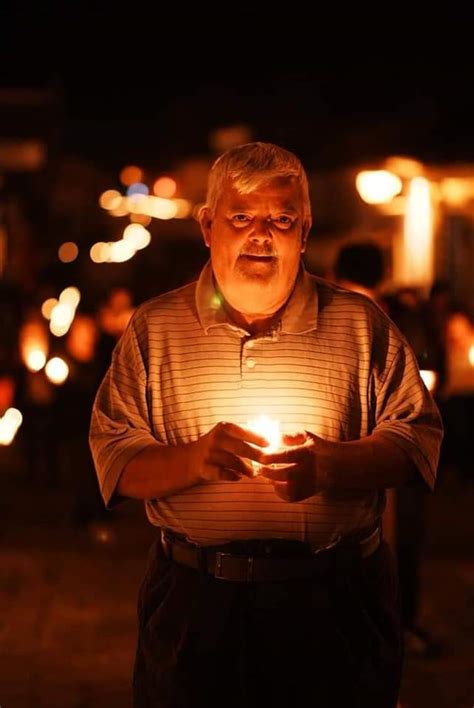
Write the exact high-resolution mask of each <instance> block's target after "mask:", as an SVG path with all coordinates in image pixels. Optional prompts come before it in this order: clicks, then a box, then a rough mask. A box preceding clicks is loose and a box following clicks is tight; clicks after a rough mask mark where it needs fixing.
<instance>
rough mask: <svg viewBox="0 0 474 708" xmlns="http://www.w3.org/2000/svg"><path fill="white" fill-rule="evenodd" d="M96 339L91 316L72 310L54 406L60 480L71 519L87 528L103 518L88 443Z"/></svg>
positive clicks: (93, 388) (94, 380)
mask: <svg viewBox="0 0 474 708" xmlns="http://www.w3.org/2000/svg"><path fill="white" fill-rule="evenodd" d="M97 340H98V330H97V323H96V320H95V318H94V317H93V315H92V314H89V313H86V312H76V316H75V317H74V320H73V322H72V324H71V327H70V329H69V332H68V334H67V337H66V342H65V347H66V355H67V362H68V366H69V374H68V377H67V379H66V381H65V382H64V383H63V384H62V385H61V386H59V387H58V391H57V397H56V401H55V408H54V411H55V428H56V431H57V435H58V440H59V443H58V445H59V450H60V458H61V469H62V470H64V474H66V475H67V478H66V479H65V480H64V483H65V485H66V487H67V488H68V490H69V491H70V493H71V499H72V509H71V516H72V520H73V521H74V522H75V523H77V524H80V525H84V526H86V525H87V526H89V528H90V530H91V531H94V529H95V524H97V523H101V522H104V521H105V520H106V518H105V511H106V510H105V507H104V503H103V501H102V497H101V494H100V491H99V487H98V484H97V477H96V475H95V470H94V464H93V461H92V457H91V452H90V448H89V445H88V432H89V422H90V409H91V406H92V403H93V401H94V397H95V394H96V393H97V381H98V377H99V371H98V366H97V360H96V347H97ZM107 520H110V515H107Z"/></svg>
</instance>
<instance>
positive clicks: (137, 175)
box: [120, 165, 143, 187]
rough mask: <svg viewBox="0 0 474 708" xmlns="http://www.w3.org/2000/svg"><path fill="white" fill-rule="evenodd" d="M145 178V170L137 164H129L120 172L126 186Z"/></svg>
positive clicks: (121, 179) (122, 181)
mask: <svg viewBox="0 0 474 708" xmlns="http://www.w3.org/2000/svg"><path fill="white" fill-rule="evenodd" d="M142 180H143V170H142V169H140V167H137V166H136V165H127V167H124V168H123V169H122V170H121V172H120V181H121V183H122V184H123V185H125V186H126V187H129V186H130V185H131V184H133V183H134V182H141V181H142Z"/></svg>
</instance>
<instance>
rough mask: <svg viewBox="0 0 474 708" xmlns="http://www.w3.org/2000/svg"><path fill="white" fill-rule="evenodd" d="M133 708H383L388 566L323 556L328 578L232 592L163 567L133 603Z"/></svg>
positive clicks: (387, 678) (388, 647)
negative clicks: (327, 560)
mask: <svg viewBox="0 0 474 708" xmlns="http://www.w3.org/2000/svg"><path fill="white" fill-rule="evenodd" d="M138 614H139V637H138V646H137V655H136V662H135V672H134V707H135V708H151V707H152V706H153V708H194V707H196V706H199V707H200V706H206V708H211V707H214V706H216V707H217V706H219V708H250V707H252V708H253V707H255V708H257V706H258V707H259V708H261V707H262V706H265V705H268V706H272V708H277V707H280V706H281V707H283V706H285V708H288V706H291V707H292V708H298V706H303V705H310V706H311V705H314V706H318V708H341V707H342V706H351V708H356V707H358V708H395V706H396V703H397V696H398V688H399V682H400V674H401V656H402V651H401V631H400V617H399V611H398V591H397V581H396V573H395V571H394V563H393V560H392V557H391V554H390V551H389V549H388V547H387V545H386V544H385V543H383V544H382V545H381V546H380V547H379V549H378V550H377V551H375V553H373V554H372V555H371V556H370V557H368V558H366V559H364V560H360V559H358V560H356V559H354V558H353V557H352V558H347V557H344V556H342V557H338V556H337V554H335V560H334V565H333V567H332V569H331V573H330V577H327V578H325V579H324V580H323V579H321V578H314V579H311V580H306V581H291V582H290V581H289V582H274V583H234V582H229V581H226V580H219V579H216V578H214V577H213V576H211V575H208V574H200V573H199V572H198V571H196V570H193V569H191V568H189V567H187V566H181V565H177V564H175V563H173V562H172V561H170V560H168V559H167V558H166V557H165V555H164V553H163V550H162V548H161V544H160V542H159V541H157V542H156V543H155V544H154V545H153V546H152V549H151V551H150V556H149V563H148V567H147V571H146V575H145V578H144V581H143V583H142V586H141V589H140V593H139V606H138Z"/></svg>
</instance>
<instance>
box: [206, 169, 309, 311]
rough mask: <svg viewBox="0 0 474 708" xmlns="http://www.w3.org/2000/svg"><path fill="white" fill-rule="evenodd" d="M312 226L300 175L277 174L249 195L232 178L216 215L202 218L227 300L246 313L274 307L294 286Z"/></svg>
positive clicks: (272, 309)
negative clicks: (306, 219) (299, 183)
mask: <svg viewBox="0 0 474 708" xmlns="http://www.w3.org/2000/svg"><path fill="white" fill-rule="evenodd" d="M309 227H310V223H309V221H308V222H306V223H305V222H304V198H303V194H302V191H301V188H300V187H299V186H298V184H297V182H296V180H294V179H292V178H276V179H273V180H271V181H269V182H267V183H265V184H264V185H261V186H260V187H259V188H258V189H256V190H255V191H254V192H252V193H250V194H240V193H239V192H238V191H237V190H236V189H235V188H234V187H233V186H232V184H230V183H229V186H228V187H227V188H226V189H225V190H224V191H223V193H222V196H221V197H220V199H219V201H218V203H217V207H216V211H215V213H214V216H213V217H210V215H209V214H206V213H205V214H204V216H203V217H202V219H201V228H202V232H203V235H204V240H205V242H206V245H207V246H209V247H210V249H211V262H212V268H213V271H214V275H215V277H216V279H217V283H218V285H219V288H220V290H221V291H222V294H223V295H224V298H225V299H226V301H227V302H228V303H229V304H230V305H231V306H232V307H233V308H234V309H235V310H237V311H238V312H241V313H243V314H245V315H250V316H253V315H255V316H265V315H271V314H273V313H274V312H276V311H277V310H278V309H279V308H280V307H281V306H282V305H283V304H284V303H285V302H286V300H287V299H288V297H289V295H290V293H291V290H292V288H293V285H294V282H295V278H296V275H297V273H298V267H299V262H300V256H301V253H302V252H303V251H304V249H305V245H306V237H307V235H308V231H309Z"/></svg>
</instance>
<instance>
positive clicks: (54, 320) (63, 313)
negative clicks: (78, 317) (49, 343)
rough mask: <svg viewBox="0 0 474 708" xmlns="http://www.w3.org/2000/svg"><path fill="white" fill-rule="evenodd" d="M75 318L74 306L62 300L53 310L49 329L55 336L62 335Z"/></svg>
mask: <svg viewBox="0 0 474 708" xmlns="http://www.w3.org/2000/svg"><path fill="white" fill-rule="evenodd" d="M73 319H74V308H73V307H71V305H70V304H69V303H66V302H60V303H59V304H58V305H56V306H55V307H54V308H53V311H52V312H51V320H50V322H49V329H50V331H51V333H52V334H54V336H55V337H62V336H63V335H64V334H66V332H67V331H68V329H69V327H70V326H71V323H72V321H73Z"/></svg>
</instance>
